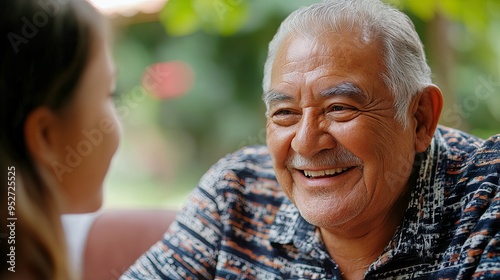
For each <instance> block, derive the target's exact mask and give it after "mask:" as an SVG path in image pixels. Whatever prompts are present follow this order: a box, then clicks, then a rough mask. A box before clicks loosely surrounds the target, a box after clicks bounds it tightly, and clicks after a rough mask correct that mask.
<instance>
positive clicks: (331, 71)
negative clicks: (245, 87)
mask: <svg viewBox="0 0 500 280" xmlns="http://www.w3.org/2000/svg"><path fill="white" fill-rule="evenodd" d="M430 75H431V74H430V69H429V67H428V65H427V63H426V59H425V55H424V52H423V47H422V44H421V42H420V39H419V38H418V35H417V34H416V32H415V30H414V27H413V24H412V23H411V21H410V20H409V19H408V17H407V16H406V15H404V14H403V13H401V12H399V11H398V10H396V9H394V8H391V7H390V6H387V5H385V4H383V3H381V2H379V1H376V0H353V1H348V0H338V1H335V0H332V1H325V2H322V3H317V4H314V5H312V6H309V7H304V8H302V9H300V10H298V11H296V12H294V13H292V14H291V15H290V16H289V17H288V18H287V19H286V20H285V21H284V22H283V23H282V25H281V26H280V29H279V30H278V32H277V34H276V35H275V37H274V39H273V40H272V41H271V43H270V46H269V55H268V59H267V61H266V65H265V71H264V82H263V87H264V96H263V99H264V102H265V103H266V106H267V147H250V148H244V149H242V150H240V151H238V152H236V153H233V154H231V155H228V156H227V157H226V158H224V159H222V160H220V161H219V162H218V163H217V164H216V165H215V166H214V167H213V168H212V169H211V170H210V171H209V172H208V173H207V174H206V175H205V176H204V177H203V178H202V180H201V181H200V184H199V185H198V187H197V188H196V189H195V190H194V192H193V194H192V195H191V197H190V199H189V201H188V202H187V204H186V206H185V207H184V209H183V210H182V211H180V213H179V214H178V216H177V220H176V222H174V224H173V225H172V226H171V227H170V229H169V230H168V231H167V233H166V234H165V236H164V238H163V240H162V241H160V242H158V243H157V244H156V245H155V246H153V247H152V248H151V249H150V250H149V251H148V252H146V254H144V255H143V256H142V257H141V258H140V259H139V260H138V261H137V262H136V264H135V265H134V266H132V267H131V269H130V270H129V271H128V272H127V273H126V274H125V275H124V276H123V278H122V279H152V278H154V279H158V278H161V279H181V278H196V279H362V278H365V279H387V278H391V279H393V278H397V279H470V278H477V279H486V278H495V277H500V245H499V240H500V232H499V229H500V192H499V173H500V161H499V158H500V138H499V136H494V137H492V138H490V139H488V140H481V139H478V138H476V137H474V136H471V135H468V134H466V133H463V132H460V131H457V130H454V129H451V128H446V127H442V126H438V119H439V115H440V113H441V108H442V96H441V92H440V90H439V88H438V87H437V86H435V85H434V84H432V81H431V78H430Z"/></svg>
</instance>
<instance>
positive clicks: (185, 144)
mask: <svg viewBox="0 0 500 280" xmlns="http://www.w3.org/2000/svg"><path fill="white" fill-rule="evenodd" d="M92 2H94V4H95V5H96V6H97V7H98V8H99V9H101V10H102V12H103V13H105V14H106V15H107V16H108V17H109V18H110V20H111V23H112V26H113V28H114V31H115V38H114V56H115V60H116V65H117V70H118V82H117V83H118V84H117V92H118V95H117V97H116V100H115V102H116V106H117V110H118V113H119V115H120V117H121V119H122V123H123V138H122V142H121V146H120V149H119V150H118V153H117V155H116V158H115V160H114V163H113V165H112V167H111V170H110V174H109V176H108V177H107V181H106V188H105V204H104V207H105V208H122V207H139V208H141V207H148V208H150V207H162V208H165V207H166V208H174V209H175V208H178V207H180V206H181V205H182V203H183V202H184V201H185V199H186V196H187V195H188V194H189V192H190V191H191V190H192V189H193V188H194V187H195V186H196V184H197V182H198V180H199V179H200V177H201V176H202V175H203V173H204V172H205V171H206V170H208V168H209V167H210V166H211V165H212V164H214V163H215V162H216V161H217V160H218V159H220V158H221V157H223V156H224V155H225V154H227V153H230V152H232V151H234V150H236V149H238V148H241V147H243V146H245V145H257V144H264V143H265V129H264V128H265V118H264V106H263V104H262V102H261V99H260V98H261V93H262V89H261V81H262V69H263V64H264V60H265V57H266V53H267V45H268V43H269V41H270V40H271V38H272V36H273V35H274V33H275V32H276V30H277V28H278V26H279V24H280V22H281V21H282V20H283V19H284V18H285V17H286V16H287V15H288V14H289V13H290V12H291V11H293V10H295V9H296V8H298V7H299V6H302V5H307V4H309V3H313V2H316V1H310V0H307V1H296V0H287V1H283V0H168V1H166V0H120V1H111V0H93V1H92ZM386 2H388V3H390V4H392V5H394V6H396V7H398V8H399V9H401V10H403V11H404V12H405V13H407V14H408V15H409V16H410V17H411V19H412V20H413V22H414V23H415V26H416V29H417V31H418V33H419V34H420V37H421V39H422V41H423V42H424V45H425V50H426V53H427V56H428V60H429V63H430V65H431V68H432V70H433V73H434V82H435V83H436V84H437V85H438V86H439V87H440V88H441V90H442V91H443V93H444V96H445V108H444V110H443V114H442V116H441V120H440V123H441V124H444V125H447V126H451V127H456V128H460V129H463V130H465V131H468V132H470V133H472V134H475V135H477V136H480V137H483V138H487V137H488V136H490V135H492V134H496V133H499V132H500V93H499V91H500V32H498V30H500V1H497V0H480V1H456V0H442V1H438V0H399V1H398V0H387V1H386ZM161 62H167V63H166V64H156V63H161ZM153 64H156V65H155V66H153V67H152V68H148V66H150V65H153Z"/></svg>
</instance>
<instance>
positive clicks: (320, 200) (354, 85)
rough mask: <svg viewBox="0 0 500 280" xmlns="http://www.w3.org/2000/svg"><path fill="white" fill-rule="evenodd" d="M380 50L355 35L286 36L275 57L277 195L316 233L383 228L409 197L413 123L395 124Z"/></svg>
mask: <svg viewBox="0 0 500 280" xmlns="http://www.w3.org/2000/svg"><path fill="white" fill-rule="evenodd" d="M381 49H382V48H381V44H380V43H379V42H377V41H374V40H370V39H369V38H366V37H363V33H361V32H345V33H341V34H339V33H323V34H321V35H318V36H311V37H304V36H298V35H292V36H289V37H288V38H287V39H285V40H284V41H283V43H282V44H281V45H280V47H279V49H278V52H277V55H276V59H275V61H274V64H273V69H272V73H271V87H270V91H269V92H268V93H267V94H268V95H269V100H270V102H269V117H268V120H267V144H268V146H269V150H270V153H271V157H272V159H273V164H274V168H275V171H276V176H277V179H278V182H279V183H280V185H281V187H282V189H283V191H284V192H285V193H286V195H287V196H288V197H289V198H290V199H291V200H292V201H293V202H294V204H295V205H296V206H297V208H298V209H299V210H300V212H301V214H302V216H303V217H304V218H305V219H306V220H308V221H309V222H310V223H312V224H315V225H318V226H320V227H324V228H333V227H337V226H342V225H345V224H346V223H350V224H351V225H358V226H362V225H363V224H365V225H366V223H368V222H376V221H375V220H377V219H378V221H380V220H379V219H383V218H384V217H387V215H389V212H390V209H391V208H392V207H393V206H394V205H395V204H396V202H397V201H398V200H399V199H400V198H401V197H402V196H403V195H404V193H405V190H406V185H407V182H408V178H409V176H410V173H411V168H412V164H413V160H414V156H415V144H414V143H415V133H414V129H411V128H412V127H414V122H415V121H414V119H413V118H410V114H408V117H409V118H410V122H409V125H408V127H409V128H410V129H407V130H405V129H403V126H402V125H401V124H400V123H398V122H397V121H396V120H395V119H394V116H395V114H396V110H395V108H394V107H393V101H394V99H393V97H392V95H391V93H390V91H389V89H388V88H387V86H386V85H385V84H384V81H383V78H382V74H383V73H385V66H384V63H383V58H382V52H381Z"/></svg>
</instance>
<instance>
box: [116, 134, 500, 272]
mask: <svg viewBox="0 0 500 280" xmlns="http://www.w3.org/2000/svg"><path fill="white" fill-rule="evenodd" d="M420 156H421V164H420V167H419V170H418V178H417V182H416V184H415V186H414V187H413V188H412V190H411V198H410V202H409V205H408V207H407V210H406V213H405V216H404V218H403V222H402V223H401V225H400V226H399V227H398V229H397V230H396V233H395V235H394V236H393V238H392V240H391V241H390V242H389V244H388V245H387V246H386V248H385V250H384V251H383V253H382V254H381V255H380V256H379V257H378V259H377V260H376V261H374V262H373V263H372V264H371V266H370V267H369V268H368V269H367V271H366V273H365V279H471V278H473V279H491V278H498V279H500V244H499V242H500V192H499V185H500V182H499V177H500V176H499V173H500V135H497V136H494V137H491V138H489V139H488V140H481V139H478V138H476V137H474V136H471V135H468V134H465V133H463V132H460V131H457V130H454V129H449V128H445V127H442V126H440V127H438V129H437V130H436V133H435V135H434V138H433V141H432V144H431V145H430V147H429V149H428V150H427V151H426V152H425V153H423V154H422V155H420ZM121 279H122V280H125V279H342V277H341V272H340V271H339V269H338V266H337V264H336V263H335V261H334V260H332V259H331V258H330V257H329V255H328V253H327V251H326V248H325V246H324V244H323V243H322V241H321V238H320V236H319V234H318V231H317V230H316V227H315V226H313V225H311V224H309V223H308V222H307V221H305V220H304V219H303V218H302V217H301V215H300V214H299V211H298V210H297V208H296V207H295V206H294V204H292V203H291V201H290V200H289V199H288V198H287V197H286V196H285V195H284V193H283V192H282V190H281V189H280V187H279V185H278V183H277V181H276V178H275V174H274V171H273V167H272V163H271V159H270V156H269V152H268V149H267V148H266V147H263V146H262V147H248V148H243V149H241V150H239V151H237V152H235V153H233V154H230V155H228V156H226V157H225V158H223V159H221V160H220V161H219V162H218V163H217V164H215V165H214V166H213V167H212V168H211V169H210V170H209V171H208V172H207V173H206V174H205V175H204V176H203V178H202V179H201V181H200V183H199V185H198V186H197V188H196V189H195V190H194V191H193V193H192V194H191V195H190V198H189V199H188V202H187V204H186V205H185V206H184V207H183V209H182V210H181V211H180V212H179V214H178V216H177V220H176V221H175V222H174V223H173V224H172V225H171V226H170V228H169V230H168V231H167V232H166V234H165V236H164V238H163V240H161V241H159V242H158V243H156V244H155V245H154V246H153V247H151V249H150V250H149V251H148V252H146V253H145V254H144V255H143V256H141V257H140V258H139V259H138V260H137V262H136V263H135V264H134V265H133V266H132V267H131V268H130V269H129V270H128V271H127V272H126V273H125V274H124V275H123V276H122V278H121Z"/></svg>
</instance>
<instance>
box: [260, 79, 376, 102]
mask: <svg viewBox="0 0 500 280" xmlns="http://www.w3.org/2000/svg"><path fill="white" fill-rule="evenodd" d="M339 95H345V96H350V97H353V98H354V99H356V100H359V101H361V100H364V99H366V95H365V94H364V92H363V91H362V90H361V89H360V88H359V87H358V86H356V85H355V84H353V83H351V82H343V83H340V84H338V85H335V86H333V87H331V88H329V89H326V90H324V91H322V92H321V93H320V96H321V97H323V98H327V97H331V96H339ZM263 99H264V102H265V103H266V104H271V103H273V102H279V101H290V100H293V99H294V97H293V96H290V95H289V94H286V93H283V92H280V91H277V90H274V89H271V90H269V91H267V92H266V94H265V95H264V98H263Z"/></svg>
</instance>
